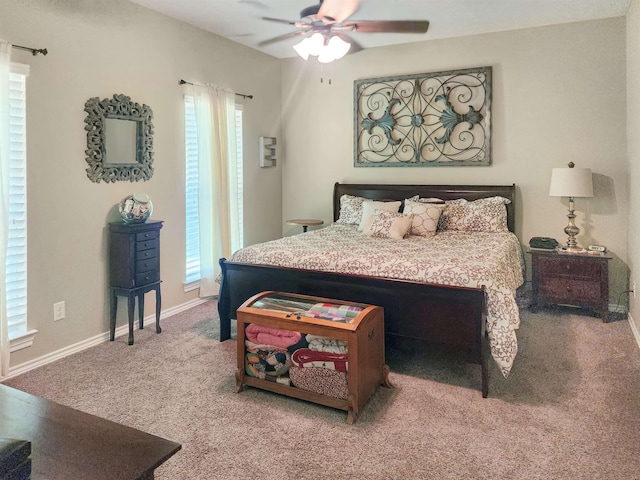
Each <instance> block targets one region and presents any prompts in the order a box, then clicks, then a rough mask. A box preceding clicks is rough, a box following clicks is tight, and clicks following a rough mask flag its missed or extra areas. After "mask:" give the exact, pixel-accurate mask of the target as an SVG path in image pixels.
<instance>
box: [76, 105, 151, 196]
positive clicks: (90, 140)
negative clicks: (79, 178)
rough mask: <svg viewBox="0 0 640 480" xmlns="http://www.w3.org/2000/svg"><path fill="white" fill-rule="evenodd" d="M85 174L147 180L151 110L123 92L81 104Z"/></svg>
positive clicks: (100, 178)
mask: <svg viewBox="0 0 640 480" xmlns="http://www.w3.org/2000/svg"><path fill="white" fill-rule="evenodd" d="M84 111H85V112H87V117H86V118H85V120H84V123H85V127H84V129H85V130H86V132H87V150H86V151H85V153H86V154H87V158H86V160H87V163H88V164H89V167H88V168H87V170H86V171H87V177H89V179H90V180H91V181H92V182H96V183H100V182H101V181H103V180H104V181H105V182H117V181H123V180H128V181H131V182H134V181H138V180H145V181H146V180H149V179H150V178H151V177H152V176H153V123H152V120H153V112H152V111H151V108H149V107H148V106H147V105H140V104H138V103H135V102H132V101H131V99H130V98H129V97H127V96H126V95H121V94H116V95H114V96H113V98H105V99H103V100H100V99H99V98H98V97H93V98H90V99H89V100H87V101H86V103H85V104H84Z"/></svg>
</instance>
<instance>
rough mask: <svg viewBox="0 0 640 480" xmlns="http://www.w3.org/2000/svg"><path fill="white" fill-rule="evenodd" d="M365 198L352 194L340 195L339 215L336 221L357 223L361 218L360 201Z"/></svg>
mask: <svg viewBox="0 0 640 480" xmlns="http://www.w3.org/2000/svg"><path fill="white" fill-rule="evenodd" d="M365 200H366V198H364V197H354V196H353V195H346V194H345V195H342V196H341V197H340V216H339V218H338V220H337V221H336V223H342V224H345V225H357V224H359V223H360V219H361V218H362V202H364V201H365Z"/></svg>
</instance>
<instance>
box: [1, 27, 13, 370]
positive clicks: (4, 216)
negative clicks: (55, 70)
mask: <svg viewBox="0 0 640 480" xmlns="http://www.w3.org/2000/svg"><path fill="white" fill-rule="evenodd" d="M10 59H11V44H10V43H8V42H5V41H4V40H0V376H2V377H6V376H7V375H8V374H9V337H8V328H9V327H8V324H7V301H6V299H7V283H6V278H7V241H8V236H9V223H8V222H9V68H10Z"/></svg>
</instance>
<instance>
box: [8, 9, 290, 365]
mask: <svg viewBox="0 0 640 480" xmlns="http://www.w3.org/2000/svg"><path fill="white" fill-rule="evenodd" d="M0 37H2V38H4V39H6V40H8V41H10V42H12V43H14V44H18V45H26V46H32V47H38V48H43V47H46V48H48V49H49V52H50V53H49V55H47V56H46V57H42V56H38V57H32V56H31V55H30V54H28V53H26V52H19V51H16V50H14V55H13V58H12V59H13V60H14V61H17V62H23V63H28V64H30V65H31V75H30V77H29V80H28V107H27V117H28V130H27V134H28V145H27V148H28V204H29V223H28V234H29V245H28V248H29V250H28V261H29V264H28V268H29V280H28V282H29V283H28V288H29V293H28V294H29V310H28V315H29V327H30V328H35V329H37V330H38V331H39V333H38V335H37V336H36V339H35V344H34V345H33V347H31V348H27V349H24V350H21V351H19V352H16V353H14V354H13V355H12V358H11V365H12V366H15V365H19V364H22V363H24V362H27V361H29V360H32V359H35V358H38V357H41V356H43V355H47V354H50V353H51V352H55V351H57V350H59V349H62V348H64V347H68V346H71V345H74V344H76V343H78V342H82V341H85V340H86V339H89V338H92V337H94V336H96V335H99V334H102V333H103V332H107V331H108V330H109V321H108V318H109V316H108V302H107V289H108V278H107V268H106V266H107V264H106V262H107V258H106V253H107V235H106V229H105V225H106V224H107V222H108V221H114V220H117V216H114V214H115V215H117V209H116V210H115V211H114V206H115V205H117V203H118V202H119V200H120V199H121V198H123V197H124V196H126V195H127V194H129V193H131V192H133V191H142V192H146V193H148V194H149V195H150V196H151V198H152V201H153V204H154V212H153V216H152V218H153V219H158V220H164V221H165V224H164V228H163V229H162V231H161V245H162V249H161V251H162V256H161V270H162V279H163V284H162V301H163V302H162V308H163V310H167V309H171V308H176V307H177V306H179V305H182V304H185V303H187V302H189V301H190V300H193V299H195V298H196V293H197V292H189V293H186V294H185V293H184V291H183V279H184V249H185V246H184V213H183V212H184V187H183V185H184V173H183V172H184V167H183V165H184V135H183V113H182V91H181V87H179V85H178V80H179V79H180V78H184V79H187V80H191V81H198V82H212V83H215V84H217V85H219V86H222V87H226V88H231V89H233V90H234V91H236V92H242V93H248V94H253V95H254V99H253V100H244V101H242V103H243V104H244V120H245V124H244V133H245V135H244V151H245V155H246V156H245V177H246V183H245V191H246V198H245V200H246V205H247V208H246V213H245V219H246V220H245V222H246V224H245V228H246V232H245V238H246V242H247V243H256V242H259V241H265V240H270V239H273V238H276V237H278V236H280V235H281V230H282V217H281V212H282V199H281V195H282V193H281V192H282V183H281V168H280V167H277V168H272V169H260V168H259V162H258V153H257V150H258V147H257V144H258V136H260V135H268V136H277V137H279V136H280V132H279V118H280V65H279V62H278V60H276V59H275V58H272V57H269V56H267V55H264V54H261V53H259V52H257V51H255V50H252V49H249V48H247V47H244V46H242V45H239V44H237V43H234V42H231V41H228V40H226V39H223V38H221V37H218V36H215V35H212V34H209V33H206V32H204V31H201V30H198V29H195V28H193V27H191V26H188V25H186V24H184V23H181V22H177V21H174V20H171V19H169V18H168V17H165V16H162V15H159V14H156V13H153V12H151V11H149V10H146V9H143V8H141V7H139V6H137V5H134V4H131V3H129V2H126V1H123V0H110V1H103V0H75V1H72V0H67V1H58V0H38V1H34V0H3V1H2V3H1V4H0ZM116 93H124V94H126V95H129V96H130V97H131V98H132V100H134V101H136V102H139V103H141V104H142V103H145V104H147V105H149V106H150V107H151V108H152V109H153V113H154V120H153V122H154V126H155V136H154V153H155V160H154V166H155V174H154V175H153V178H152V179H151V180H150V181H148V182H137V183H129V182H118V183H115V184H105V183H104V182H103V183H100V184H96V183H93V182H91V181H90V180H89V179H88V178H87V176H86V173H85V168H86V167H87V164H86V162H85V154H84V150H85V148H86V135H85V131H84V118H85V113H84V111H83V108H84V103H85V101H86V100H87V99H88V98H90V97H100V98H106V97H111V96H112V95H113V94H116ZM59 301H65V302H66V318H65V319H64V320H62V321H59V322H55V323H54V322H53V308H52V306H53V303H54V302H59ZM120 303H121V304H122V305H121V308H120V311H119V321H118V325H122V324H124V323H126V322H125V319H126V312H125V308H124V303H126V302H124V301H122V300H121V302H120ZM153 308H154V303H153V295H152V294H151V295H149V296H148V300H147V308H146V310H147V313H148V314H150V313H151V312H153Z"/></svg>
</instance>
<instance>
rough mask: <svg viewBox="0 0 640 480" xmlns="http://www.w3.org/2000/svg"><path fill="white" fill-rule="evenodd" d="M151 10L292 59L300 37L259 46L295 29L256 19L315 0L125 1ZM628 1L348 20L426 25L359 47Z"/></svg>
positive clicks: (514, 25)
mask: <svg viewBox="0 0 640 480" xmlns="http://www.w3.org/2000/svg"><path fill="white" fill-rule="evenodd" d="M131 1H132V2H133V3H137V4H139V5H142V6H144V7H147V8H149V9H151V10H155V11H158V12H161V13H163V14H165V15H168V16H170V17H173V18H176V19H178V20H182V21H183V22H186V23H189V24H191V25H194V26H196V27H199V28H201V29H203V30H208V31H210V32H212V33H215V34H218V35H221V36H223V37H226V38H228V39H230V40H233V41H234V42H238V43H241V44H244V45H247V46H249V47H251V48H254V49H256V50H260V51H262V52H264V53H267V54H269V55H272V56H274V57H278V58H287V57H293V56H295V52H294V50H293V48H291V47H292V46H293V45H294V44H295V43H297V42H299V41H300V37H297V38H293V39H287V40H284V41H282V42H278V43H275V44H271V45H267V46H265V47H259V46H258V43H259V42H261V41H263V40H267V39H269V38H272V37H275V36H278V35H283V34H286V33H288V32H290V31H292V30H294V29H295V27H293V26H290V25H286V24H282V23H276V22H269V21H265V20H262V19H261V17H274V18H280V19H285V20H291V21H296V20H298V19H299V18H300V15H299V13H300V10H302V9H303V8H305V7H308V6H311V5H313V4H317V0H180V1H176V0H131ZM631 1H632V0H360V7H359V9H358V11H356V12H355V13H354V14H353V15H352V16H351V17H350V18H349V20H429V22H430V26H429V31H428V32H427V33H426V34H391V33H351V34H350V35H352V36H353V38H354V39H355V40H356V41H357V42H358V43H360V44H361V45H362V46H363V47H365V48H371V47H378V46H383V45H393V44H400V43H408V42H416V41H423V40H432V39H437V38H448V37H457V36H464V35H475V34H480V33H489V32H499V31H505V30H514V29H519V28H527V27H538V26H543V25H552V24H558V23H569V22H579V21H586V20H596V19H601V18H609V17H620V16H624V15H626V13H627V10H628V8H629V5H630V3H631Z"/></svg>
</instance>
